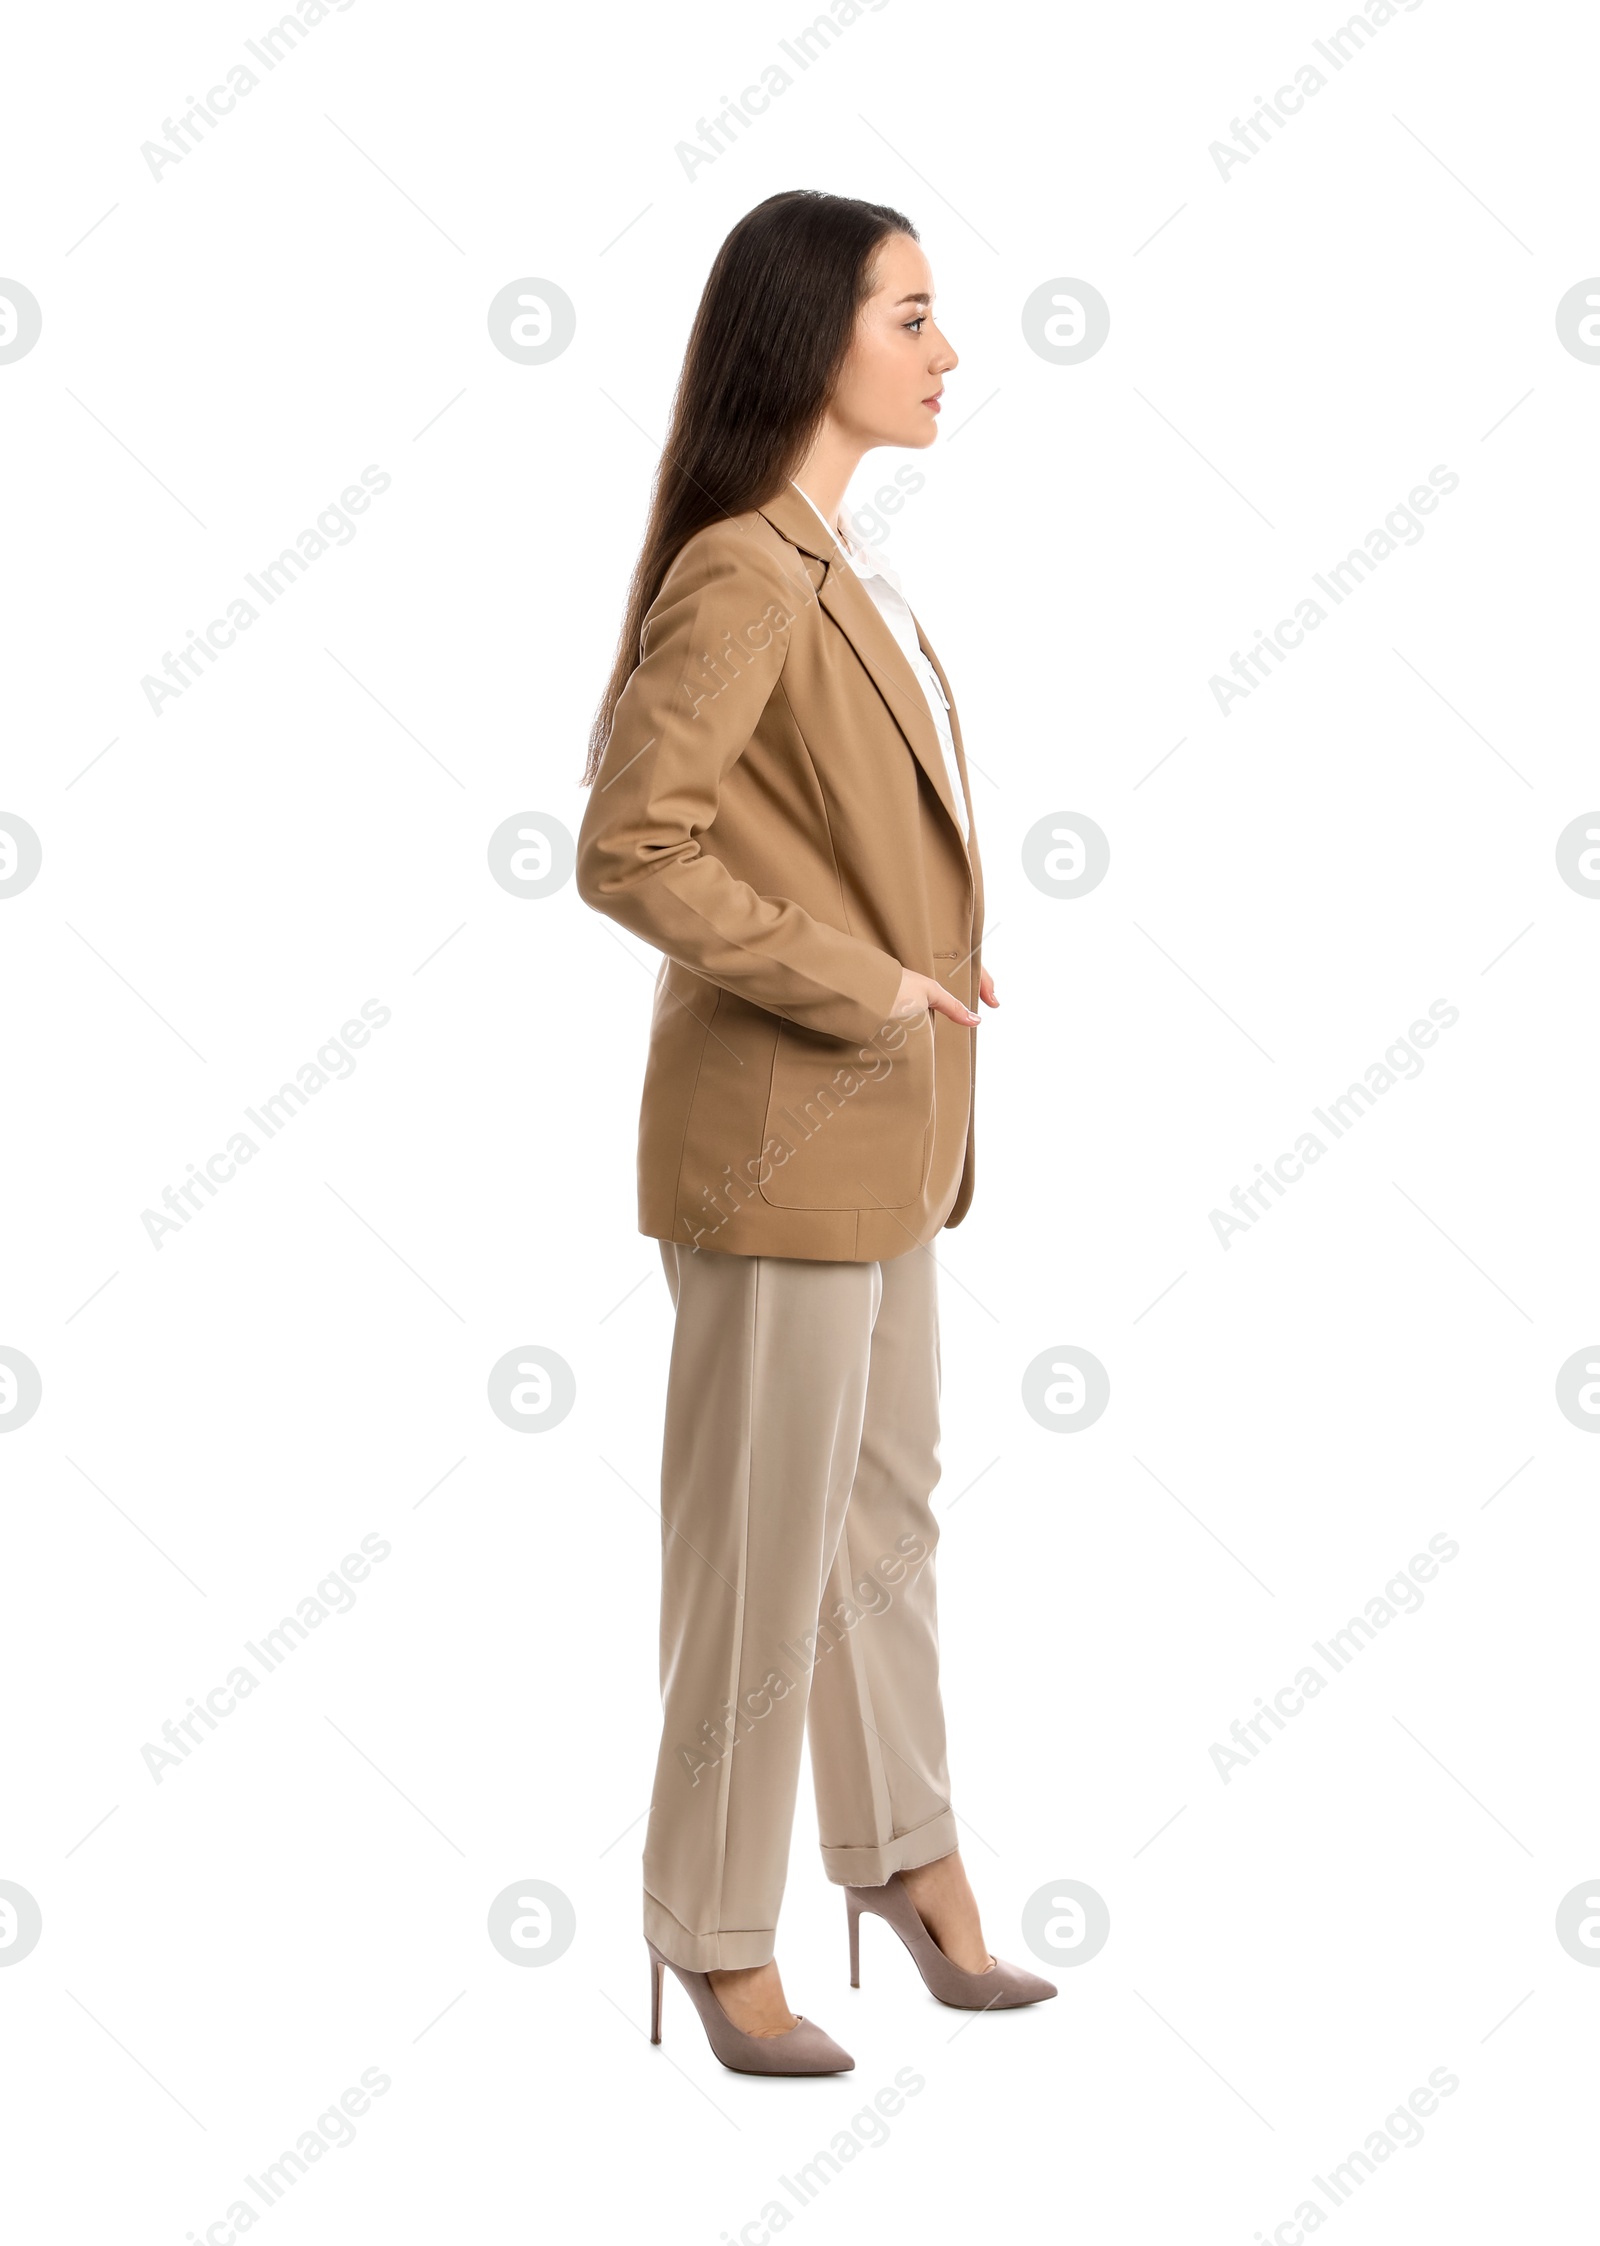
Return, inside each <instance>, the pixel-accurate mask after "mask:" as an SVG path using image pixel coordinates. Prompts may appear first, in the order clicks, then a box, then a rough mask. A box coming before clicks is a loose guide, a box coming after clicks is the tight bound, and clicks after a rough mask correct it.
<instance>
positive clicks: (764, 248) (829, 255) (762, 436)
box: [577, 191, 1056, 2074]
mask: <svg viewBox="0 0 1600 2246" xmlns="http://www.w3.org/2000/svg"><path fill="white" fill-rule="evenodd" d="M932 297H933V283H932V278H931V275H930V273H929V269H928V263H927V259H926V258H925V257H924V255H923V253H922V251H921V249H920V247H919V246H918V239H917V235H916V231H915V229H914V228H913V226H912V225H911V223H910V221H909V220H908V219H906V218H904V217H902V215H901V214H900V213H899V212H898V211H894V210H890V209H887V208H885V207H884V206H882V205H880V204H876V203H861V202H855V201H851V200H847V199H845V198H842V197H839V196H834V195H821V194H815V193H811V192H809V191H797V192H794V193H789V194H783V195H775V196H772V197H771V198H770V199H769V200H768V201H767V202H764V203H762V204H761V205H760V206H759V207H758V208H757V209H755V210H753V211H751V212H750V213H749V214H748V216H747V217H745V218H744V219H742V220H741V221H740V222H739V224H738V225H737V226H736V227H735V228H734V229H733V232H732V233H731V234H730V235H729V236H728V239H727V241H726V242H725V243H724V244H723V246H722V248H721V250H720V252H719V253H718V256H717V259H716V262H715V264H714V266H713V267H712V271H711V275H710V278H709V280H708V281H707V283H706V287H705V293H704V295H703V297H702V299H701V303H700V309H699V312H698V315H697V317H696V320H695V324H694V329H693V332H692V334H691V336H690V340H689V348H688V353H687V356H686V358H685V362H684V368H683V374H682V378H681V381H680V384H679V388H678V394H677V399H676V402H675V406H674V411H673V419H672V427H671V430H670V432H669V434H668V438H667V442H666V446H665V448H664V451H663V454H662V460H661V465H660V470H659V473H658V477H657V482H656V489H655V497H654V503H653V507H652V511H651V516H650V522H649V527H648V530H647V532H646V536H645V541H644V547H643V551H642V554H641V556H640V560H639V564H638V568H637V571H636V572H635V575H634V579H633V585H632V591H631V598H630V604H629V608H628V614H627V618H626V621H625V623H624V626H623V631H622V637H621V642H620V646H619V651H618V656H617V662H616V667H615V669H614V671H613V673H612V676H611V680H610V684H609V686H608V688H607V691H606V694H605V697H604V699H603V701H602V703H601V706H600V710H599V712H598V715H597V717H596V720H595V727H594V734H593V738H592V741H591V744H590V758H589V764H588V768H587V770H586V772H585V775H584V777H585V780H586V781H587V782H590V783H592V789H593V792H592V794H591V796H590V798H589V802H588V805H587V808H586V810H585V815H584V819H583V825H582V831H581V834H580V837H579V843H578V866H577V880H578V889H579V893H580V894H581V895H582V897H583V899H584V901H585V902H586V903H588V904H590V905H592V906H594V907H595V908H596V909H597V910H599V911H601V912H604V913H607V914H609V915H610V916H611V918H613V919H614V920H616V921H618V922H620V923H621V925H622V926H623V927H625V928H629V929H631V930H632V931H633V932H634V934H635V935H637V936H641V937H643V938H644V939H645V941H646V942H647V943H650V944H652V945H654V946H655V948H656V949H657V950H658V951H660V952H662V953H663V954H664V955H665V957H664V961H663V965H662V970H661V974H660V977H659V979H658V982H657V986H656V1002H655V1010H654V1018H653V1022H652V1028H651V1037H650V1051H649V1059H648V1063H647V1067H646V1071H645V1083H644V1097H643V1105H642V1110H641V1116H640V1137H639V1229H640V1230H641V1231H642V1232H644V1233H645V1234H647V1235H650V1236H653V1237H654V1238H656V1239H658V1240H659V1241H660V1242H661V1257H662V1262H663V1265H664V1267H665V1272H666V1279H667V1285H668V1287H669V1289H670V1290H671V1293H672V1299H673V1303H674V1308H675V1316H676V1323H675V1328H674V1335H673V1346H672V1360H671V1371H670V1375H669V1381H668V1392H667V1406H666V1430H665V1438H664V1443H663V1457H662V1477H661V1485H662V1517H663V1521H664V1524H665V1526H664V1532H663V1537H662V1614H661V1679H662V1701H663V1713H664V1723H663V1729H662V1737H661V1750H660V1756H659V1759H658V1762H657V1768H656V1781H655V1791H654V1797H653V1800H652V1804H651V1810H650V1821H649V1827H648V1834H647V1838H646V1842H645V1850H644V1885H645V1908H644V1923H645V1934H646V1938H647V1941H648V1943H649V1948H650V1957H651V1974H652V1997H653V2005H652V2013H653V2018H652V2041H656V2042H659V2040H660V2013H661V1984H662V1974H663V1971H664V1969H665V1967H666V1966H669V1965H670V1966H671V1967H672V1970H673V1972H674V1973H675V1974H676V1975H677V1977H678V1979H679V1980H680V1981H681V1982H682V1983H683V1985H684V1987H685V1988H686V1989H687V1990H688V1992H689V1994H690V1995H691V1997H692V1998H693V2000H694V2002H695V2004H696V2007H697V2009H698V2010H699V2013H700V2016H701V2019H702V2020H703V2022H704V2023H705V2027H706V2032H707V2036H708V2038H709V2040H710V2042H711V2046H712V2049H713V2050H714V2051H715V2053H716V2055H717V2057H718V2058H719V2059H721V2061H722V2062H723V2064H724V2065H725V2066H729V2067H733V2068H735V2069H738V2070H741V2071H744V2072H749V2073H761V2074H826V2073H837V2072H841V2071H843V2070H844V2069H846V2068H849V2067H851V2066H852V2065H853V2064H854V2061H853V2060H852V2059H851V2058H850V2056H849V2055H848V2053H846V2052H845V2051H843V2050H841V2049H840V2047H839V2045H838V2044H836V2043H835V2042H833V2040H832V2039H831V2038H830V2037H828V2036H826V2035H825V2034H823V2032H822V2030H821V2029H820V2028H819V2027H817V2026H816V2024H815V2023H814V2022H812V2021H810V2020H805V2019H801V2018H797V2016H796V2015H795V2014H793V2013H792V2012H791V2011H790V2010H789V2007H788V2005H787V2003H786V2001H785V1999H784V1994H783V1984H782V1982H781V1980H780V1978H779V1974H778V1968H777V1965H776V1963H775V1962H774V1958H773V1948H774V1934H775V1928H776V1925H777V1918H778V1906H779V1903H780V1901H781V1899H782V1895H783V1887H784V1878H785V1873H786V1868H787V1862H788V1852H789V1831H790V1823H791V1820H792V1817H793V1810H794V1798H795V1789H796V1785H797V1782H798V1773H799V1762H800V1745H801V1735H802V1732H803V1731H806V1732H808V1733H809V1739H810V1747H811V1761H812V1768H813V1773H814V1777H815V1783H816V1793H817V1813H818V1822H819V1828H820V1833H821V1839H822V1859H823V1868H824V1870H825V1872H826V1873H827V1876H828V1877H829V1878H830V1879H831V1880H834V1881H835V1882H837V1883H838V1884H840V1885H842V1886H843V1887H844V1889H845V1895H846V1903H847V1918H848V1925H849V1933H850V1952H851V1967H852V1971H851V1980H852V1985H856V1984H857V1982H858V1973H857V1957H858V1949H857V1944H858V1938H859V1916H860V1913H861V1911H863V1910H866V1911H869V1912H872V1913H875V1914H876V1915H878V1916H880V1917H883V1918H886V1919H887V1920H888V1921H889V1923H890V1924H891V1925H892V1926H893V1927H894V1928H895V1930H896V1932H897V1933H899V1935H900V1936H901V1939H902V1940H903V1941H904V1942H905V1944H906V1946H907V1948H908V1949H909V1950H910V1951H911V1954H912V1956H913V1957H914V1958H915V1959H916V1962H917V1964H918V1966H919V1967H920V1969H921V1971H922V1975H923V1978H924V1980H925V1982H926V1983H927V1985H928V1987H929V1988H930V1989H931V1990H932V1991H933V1993H934V1995H935V1996H937V1997H939V1998H941V1999H942V2000H943V2001H944V2002H945V2003H947V2004H954V2005H958V2006H962V2007H967V2008H980V2009H985V2010H986V2009H988V2008H990V2007H991V2006H992V2007H995V2008H999V2007H1005V2006H1014V2005H1018V2004H1031V2003H1035V2002H1037V2001H1038V1999H1039V1998H1041V1997H1048V1996H1053V1995H1054V1994H1055V1993H1056V1992H1055V1990H1054V1988H1053V1986H1052V1985H1051V1984H1050V1983H1049V1982H1048V1981H1044V1980H1041V1979H1040V1978H1039V1977H1038V1976H1037V1975H1036V1974H1031V1973H1026V1972H1023V1971H1021V1970H1020V1969H1019V1968H1017V1967H1014V1966H1008V1965H1005V1964H1003V1963H999V1962H997V1961H996V1960H995V1959H994V1958H993V1957H992V1956H991V1955H990V1953H989V1950H988V1948H987V1946H986V1944H985V1942H984V1939H983V1934H982V1930H981V1927H980V1924H979V1919H978V1910H977V1904H976V1902H975V1901H974V1898H973V1895H972V1890H971V1888H970V1887H969V1885H968V1883H967V1878H966V1874H965V1872H964V1870H963V1868H962V1864H961V1857H960V1854H959V1852H958V1850H957V1847H956V1839H957V1835H956V1820H955V1815H954V1812H953V1810H952V1809H951V1806H950V1793H949V1781H948V1777H947V1773H946V1768H945V1737H944V1720H943V1715H942V1712H941V1709H940V1702H939V1676H938V1637H937V1629H936V1623H935V1607H934V1572H933V1557H932V1555H933V1549H934V1546H935V1544H936V1543H937V1540H938V1530H937V1527H936V1524H935V1522H934V1518H933V1514H932V1511H931V1509H930V1506H929V1502H928V1501H929V1495H930V1493H931V1491H932V1489H933V1486H934V1483H935V1482H936V1481H937V1479H938V1474H939V1465H938V1433H939V1425H938V1389H939V1340H938V1303H937V1295H936V1282H937V1268H936V1265H935V1261H934V1256H933V1251H932V1246H931V1243H932V1241H933V1239H934V1237H935V1235H936V1234H937V1233H938V1232H939V1231H940V1229H941V1228H942V1227H943V1226H945V1225H948V1224H958V1223H959V1222H960V1221H961V1218H962V1217H963V1216H964V1215H965V1214H966V1211H967V1208H968V1206H969V1204H970V1202H971V1198H972V1186H973V1152H972V1147H973V1140H972V1121H971V1115H972V1075H973V1063H974V1058H975V1051H976V1041H975V1033H976V1029H977V1025H978V1019H979V1017H978V1015H977V1014H976V1012H974V1011H973V1002H974V998H975V997H976V998H977V999H981V1001H982V1002H983V1004H985V1005H986V1006H993V1005H994V1004H995V1003H996V1000H995V995H994V985H993V982H992V980H991V978H990V976H989V974H988V972H987V970H986V969H985V968H984V967H983V965H982V962H981V958H980V943H981V939H982V931H983V878H982V872H981V869H980V867H979V863H978V854H977V848H976V845H975V843H974V841H973V839H972V834H971V824H972V808H971V796H970V792H969V790H968V787H967V775H966V766H965V762H964V759H963V756H962V751H961V739H960V732H959V728H958V727H957V725H956V722H955V713H954V709H953V707H952V705H951V700H950V695H949V690H948V686H947V684H946V681H945V678H944V674H943V672H942V670H941V669H940V668H939V665H938V663H937V661H936V660H935V658H934V656H933V653H932V650H931V649H930V648H929V647H928V645H927V642H926V641H925V640H924V639H923V638H922V636H921V634H920V632H919V631H918V629H917V626H916V624H915V621H914V619H913V618H912V615H911V612H910V610H909V608H908V607H907V606H906V603H905V601H904V598H903V597H902V596H901V594H900V592H899V590H898V586H897V584H896V581H895V580H894V579H893V578H891V577H890V576H889V575H888V573H887V571H885V570H884V568H883V566H882V564H881V563H879V562H878V561H877V559H876V557H875V556H873V555H872V554H870V553H869V552H868V551H866V550H865V549H864V548H861V547H860V546H859V545H858V544H853V543H852V541H851V540H850V539H849V537H848V535H847V533H846V532H845V531H844V530H843V529H842V528H841V527H839V525H838V517H839V513H840V509H841V506H842V503H843V500H844V494H845V489H846V486H847V485H848V483H849V481H850V478H851V476H852V474H853V473H854V471H855V469H856V467H857V465H858V463H859V462H860V460H861V459H862V457H863V455H864V454H865V453H867V452H868V451H870V450H871V449H872V448H873V447H874V446H878V445H894V446H897V447H901V448H921V447H924V446H927V445H930V444H932V442H933V440H934V436H935V432H936V429H937V425H938V414H939V399H940V393H941V391H942V389H943V385H944V377H945V375H946V374H947V373H948V372H949V371H950V370H951V369H952V368H954V366H955V365H956V354H955V353H954V351H952V350H951V349H950V346H949V345H948V344H947V343H946V341H945V340H944V338H943V336H942V335H941V334H940V332H939V330H938V328H937V327H936V326H935V324H934V321H933V317H932Z"/></svg>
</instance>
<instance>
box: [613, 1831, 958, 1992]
mask: <svg viewBox="0 0 1600 2246" xmlns="http://www.w3.org/2000/svg"><path fill="white" fill-rule="evenodd" d="M917 1861H919V1862H920V1861H921V1859H920V1858H918V1859H917ZM884 1876H885V1877H887V1876H888V1875H887V1874H885V1875H884ZM644 1930H645V1933H646V1935H647V1936H648V1937H649V1939H650V1940H651V1941H652V1942H654V1944H655V1946H656V1948H657V1949H658V1950H659V1951H660V1952H661V1955H662V1956H663V1957H665V1958H670V1959H671V1960H672V1962H673V1964H674V1965H681V1966H683V1967H684V1969H685V1971H687V1972H694V1973H712V1972H719V1973H720V1972H722V1971H723V1970H724V1969H725V1968H729V1967H738V1966H747V1965H770V1964H771V1962H772V1953H773V1950H774V1949H775V1948H776V1946H777V1938H778V1937H777V1929H776V1927H771V1926H768V1927H764V1928H763V1927H754V1928H752V1927H735V1928H734V1929H733V1930H732V1931H731V1932H730V1931H729V1930H728V1929H726V1928H723V1929H720V1930H719V1931H718V1932H716V1933H714V1934H691V1933H690V1931H689V1929H688V1927H686V1926H683V1925H680V1924H679V1922H678V1920H677V1919H675V1918H674V1917H673V1915H672V1913H671V1912H670V1911H669V1910H668V1909H667V1906H666V1904H665V1903H658V1902H657V1901H656V1898H655V1897H654V1896H653V1895H652V1894H650V1893H649V1892H648V1890H647V1891H646V1894H645V1899H644Z"/></svg>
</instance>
